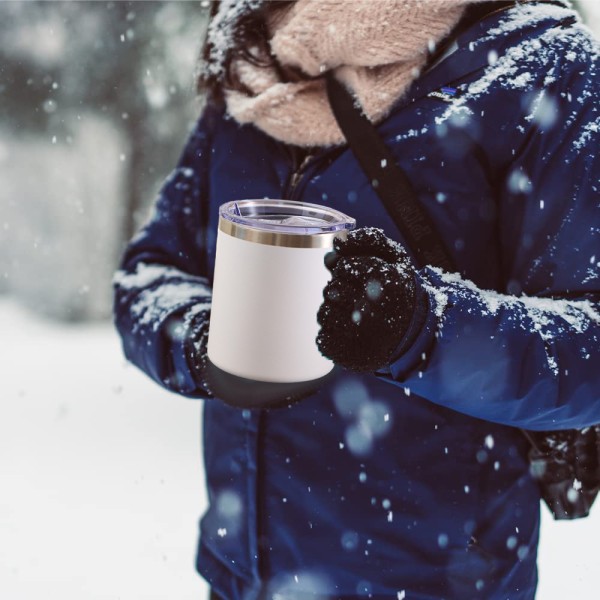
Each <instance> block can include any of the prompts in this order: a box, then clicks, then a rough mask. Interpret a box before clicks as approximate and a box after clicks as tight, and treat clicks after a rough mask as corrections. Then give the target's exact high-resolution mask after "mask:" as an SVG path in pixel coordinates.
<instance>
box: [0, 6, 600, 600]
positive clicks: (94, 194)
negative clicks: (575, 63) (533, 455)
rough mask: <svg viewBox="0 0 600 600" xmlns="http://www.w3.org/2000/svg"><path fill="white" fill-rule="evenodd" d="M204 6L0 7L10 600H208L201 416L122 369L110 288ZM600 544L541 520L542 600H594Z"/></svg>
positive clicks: (187, 119)
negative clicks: (201, 551) (199, 537)
mask: <svg viewBox="0 0 600 600" xmlns="http://www.w3.org/2000/svg"><path fill="white" fill-rule="evenodd" d="M207 5H208V2H200V1H180V2H158V1H157V2H140V1H135V2H120V1H117V2H105V1H96V2H74V1H64V2H53V1H45V2H37V1H0V374H1V378H0V381H1V383H0V391H1V393H2V403H1V404H0V598H2V599H5V598H6V599H10V600H31V599H32V598H45V599H48V600H55V599H56V600H95V599H103V600H117V599H121V600H142V599H153V598H157V599H158V598H162V599H164V598H169V599H171V598H173V599H175V598H177V599H178V600H192V599H201V598H204V597H205V595H206V586H205V584H204V583H203V582H202V581H200V580H199V578H198V577H197V576H196V575H195V572H194V567H193V561H194V553H195V544H196V530H197V522H198V518H199V517H200V515H201V513H202V511H203V509H204V506H205V503H206V498H205V495H204V489H203V472H202V463H201V450H200V448H201V440H200V433H201V431H200V405H199V404H198V403H195V402H192V401H189V400H183V399H180V398H178V397H176V396H174V395H170V394H168V393H167V392H163V391H161V390H160V389H158V387H157V386H156V385H154V384H153V383H151V382H150V381H149V380H147V379H146V378H145V377H144V376H143V375H141V374H140V373H139V372H137V371H136V370H135V369H134V368H133V367H130V366H127V364H126V363H125V361H124V359H123V358H122V355H121V351H120V347H119V342H118V340H117V338H116V335H115V334H114V332H113V330H112V328H111V325H110V279H111V277H112V273H113V271H114V268H115V265H116V262H117V260H118V257H119V255H120V253H121V251H122V249H123V245H124V243H125V242H126V240H127V239H128V238H129V237H130V236H131V234H132V233H133V232H134V231H135V230H136V229H137V228H138V227H139V225H140V224H141V223H142V222H143V221H144V220H145V218H146V217H147V214H148V211H149V208H150V206H151V204H152V201H153V199H154V196H155V194H156V191H157V189H158V186H159V185H160V182H161V181H162V180H163V178H164V177H165V176H166V175H167V174H168V172H169V171H170V169H171V168H172V166H173V164H174V162H175V161H176V159H177V156H178V153H179V152H180V150H181V147H182V144H183V141H184V139H185V136H186V132H187V131H188V130H189V128H190V127H191V125H192V123H193V121H194V120H195V117H196V116H197V114H198V111H199V109H200V108H199V107H200V104H199V101H198V100H197V99H196V98H195V94H194V85H193V79H194V70H195V63H196V59H197V56H198V52H199V48H200V44H201V39H202V33H203V30H204V28H205V25H206V14H207ZM578 5H579V7H580V8H581V10H582V13H583V15H584V17H585V19H586V20H587V21H588V23H589V25H590V26H591V27H592V28H594V29H595V30H596V31H598V32H600V0H583V1H581V2H579V3H578ZM597 540H600V505H599V506H597V507H595V511H594V514H593V516H592V517H591V518H590V519H587V520H583V521H581V522H575V523H554V522H552V521H551V520H550V518H549V516H548V514H547V512H545V511H544V523H543V530H542V545H541V552H540V577H541V585H540V591H539V594H538V599H539V600H558V599H563V598H564V599H571V598H578V599H580V600H595V599H597V598H598V597H600V573H599V571H598V569H597V559H596V558H595V557H596V555H597V552H598V550H597Z"/></svg>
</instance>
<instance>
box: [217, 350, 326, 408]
mask: <svg viewBox="0 0 600 600" xmlns="http://www.w3.org/2000/svg"><path fill="white" fill-rule="evenodd" d="M336 372H337V369H336V368H334V369H333V370H332V371H331V372H329V373H328V374H327V375H325V376H323V377H319V378H318V379H312V380H310V381H299V382H292V383H272V382H269V381H256V380H254V379H246V378H245V377H238V376H237V375H232V374H231V373H228V372H227V371H223V369H220V368H219V367H217V366H216V365H214V364H213V363H212V362H211V361H210V359H208V360H207V365H206V379H207V382H208V385H209V387H210V390H211V392H212V393H213V394H214V396H216V397H217V398H219V399H220V400H222V401H223V402H225V403H226V404H229V405H230V406H233V407H235V408H242V409H249V408H282V407H284V406H288V405H290V404H294V403H295V402H298V401H299V400H302V399H303V398H306V397H307V396H310V395H311V394H314V393H315V392H317V391H318V390H319V389H320V388H321V387H323V385H324V384H325V383H326V382H328V381H329V380H330V379H331V377H333V376H334V373H336Z"/></svg>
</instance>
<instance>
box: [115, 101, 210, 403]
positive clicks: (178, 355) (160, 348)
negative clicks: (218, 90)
mask: <svg viewBox="0 0 600 600" xmlns="http://www.w3.org/2000/svg"><path fill="white" fill-rule="evenodd" d="M213 118H214V117H213V115H212V114H211V112H210V109H209V110H207V111H205V113H204V115H203V116H202V118H201V119H200V120H199V122H198V124H197V126H196V128H195V129H194V131H193V132H192V134H191V136H190V138H189V140H188V142H187V144H186V146H185V149H184V151H183V153H182V156H181V158H180V160H179V163H178V164H177V167H176V168H175V169H174V171H173V172H172V173H171V174H170V176H169V177H168V178H167V180H166V181H165V183H164V184H163V186H162V189H161V191H160V193H159V195H158V198H157V201H156V204H155V207H154V212H153V215H152V217H151V219H150V221H149V222H148V223H147V225H146V226H145V227H143V228H142V230H141V231H140V232H139V233H138V234H137V235H136V236H135V237H134V238H133V239H132V241H131V242H130V243H129V245H128V247H127V249H126V251H125V254H124V256H123V259H122V262H121V265H120V268H119V270H118V271H117V273H116V275H115V277H114V319H115V325H116V327H117V330H118V332H119V334H120V335H121V339H122V343H123V349H124V352H125V356H126V357H127V359H128V360H129V361H131V362H132V363H133V364H135V365H136V366H137V367H139V368H140V369H141V370H142V371H144V372H145V373H146V374H147V375H149V376H150V377H151V378H152V379H154V380H155V381H156V382H158V383H159V384H160V385H162V386H164V387H165V388H167V389H169V390H170V391H173V392H177V393H180V394H183V395H186V396H190V397H206V396H207V394H206V392H205V391H203V389H202V387H201V386H199V385H198V384H197V382H196V379H195V377H194V371H193V365H190V364H188V360H187V357H186V355H187V352H186V347H187V346H188V343H189V334H190V328H191V325H192V323H193V325H194V328H195V329H196V330H197V329H201V328H202V327H204V328H205V329H207V327H208V319H209V315H210V302H211V288H210V286H209V281H208V278H207V273H206V265H205V259H204V257H205V243H204V237H205V236H204V233H203V232H204V228H205V226H206V223H205V220H206V219H205V217H204V213H205V212H206V202H207V186H208V177H207V175H208V161H209V155H210V136H209V132H210V124H211V121H212V119H213Z"/></svg>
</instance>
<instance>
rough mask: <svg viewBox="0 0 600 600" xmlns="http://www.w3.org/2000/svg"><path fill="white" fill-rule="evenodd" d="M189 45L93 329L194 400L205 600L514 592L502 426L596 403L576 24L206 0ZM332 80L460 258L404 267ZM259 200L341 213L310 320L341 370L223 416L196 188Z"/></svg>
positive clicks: (525, 570) (510, 488) (477, 7)
mask: <svg viewBox="0 0 600 600" xmlns="http://www.w3.org/2000/svg"><path fill="white" fill-rule="evenodd" d="M205 57H206V66H205V70H204V72H203V75H202V81H201V83H202V85H203V89H204V90H208V100H207V103H206V106H205V108H204V109H203V112H202V115H201V117H200V119H199V121H198V123H197V125H196V127H195V129H194V131H193V132H192V134H191V136H190V138H189V141H188V142H187V145H186V146H185V149H184V151H183V154H182V156H181V160H180V162H179V164H178V165H177V167H176V168H175V170H174V171H173V173H172V174H171V175H170V177H169V178H168V179H167V181H166V183H165V184H164V187H163V188H162V190H161V192H160V195H159V197H158V200H157V202H156V207H155V211H154V214H153V216H152V218H151V219H150V221H149V222H148V223H147V225H146V226H145V227H143V229H142V230H141V231H140V233H139V234H138V235H136V237H135V238H134V239H133V240H132V241H131V243H130V245H129V247H128V248H127V251H126V253H125V256H124V258H123V261H122V264H121V267H120V270H119V271H118V273H117V275H116V277H115V321H116V325H117V327H118V330H119V332H120V334H121V336H122V340H123V347H124V351H125V354H126V356H127V358H128V359H129V360H130V361H131V362H133V363H134V364H136V365H137V366H138V367H139V368H141V369H142V370H143V371H144V372H146V373H147V374H148V375H149V376H150V377H152V378H153V379H154V380H155V381H156V382H157V383H159V384H160V385H162V386H164V387H166V388H167V389H169V390H171V391H173V392H175V393H177V394H180V395H182V396H186V397H190V398H202V399H205V400H206V401H205V402H204V403H203V406H204V417H203V418H204V421H203V423H204V440H203V441H204V460H205V465H206V476H207V485H208V497H209V507H208V509H207V511H206V513H205V514H204V517H203V518H202V521H201V534H200V542H199V549H198V558H197V568H198V570H199V572H200V573H201V574H202V576H204V577H205V578H206V579H207V581H208V582H209V583H210V586H211V590H212V593H213V596H214V597H216V598H221V599H224V600H242V599H243V600H253V599H261V600H264V599H267V598H268V599H273V600H275V599H279V598H286V599H287V598H290V599H296V598H330V599H351V598H352V599H355V598H356V599H357V598H374V599H376V600H380V599H381V600H383V599H399V600H400V599H404V598H406V599H407V600H409V599H410V600H441V599H444V600H464V599H467V598H468V599H474V598H477V599H484V600H507V599H510V600H525V599H527V600H530V599H532V598H534V595H535V590H536V584H537V569H536V555H537V545H538V537H539V526H540V509H539V506H540V491H539V488H538V486H537V483H536V481H535V480H534V479H533V478H532V476H531V474H530V469H529V463H528V450H529V444H528V442H527V440H526V439H525V437H524V436H523V434H522V432H521V431H520V429H528V430H533V431H536V430H560V429H566V428H582V427H586V426H589V425H592V424H594V423H598V422H600V362H599V356H600V353H599V342H598V337H599V334H600V315H599V311H598V299H599V298H600V296H599V292H600V270H599V267H598V261H599V259H600V245H599V243H598V242H599V233H600V222H599V219H598V210H599V204H600V153H599V152H598V147H599V146H598V142H599V140H600V109H599V108H598V101H597V98H598V96H599V95H600V73H599V68H600V67H599V61H598V43H597V42H596V41H595V40H594V39H593V37H592V35H591V33H590V32H589V30H588V29H587V28H586V27H585V26H584V25H582V23H581V22H580V20H579V18H578V16H577V14H576V13H575V12H574V11H573V10H571V9H570V8H569V6H568V3H565V2H559V1H557V2H541V1H532V2H491V3H489V2H486V3H481V2H474V1H470V0H451V1H449V0H445V1H442V0H423V1H418V2H416V1H415V2H412V1H409V0H406V1H395V0H380V1H378V2H365V1H364V0H351V1H350V2H340V1H338V0H318V1H313V0H297V1H296V2H273V3H270V2H263V1H261V0H238V1H235V0H225V1H223V2H221V3H213V17H212V21H211V24H210V27H209V30H208V37H207V42H206V46H205ZM329 72H333V74H334V75H335V77H336V78H337V79H338V80H339V81H341V82H342V83H343V84H344V85H345V86H346V87H347V88H348V89H349V90H350V91H351V93H352V94H353V95H354V96H355V98H356V101H357V102H358V103H359V104H360V106H361V108H362V109H363V111H364V112H365V114H366V115H367V116H368V117H369V118H370V119H371V121H372V122H373V123H375V124H376V126H377V129H378V132H379V134H380V135H381V136H382V138H383V139H384V141H385V143H386V145H387V146H388V148H389V149H390V150H391V152H392V153H393V155H394V156H395V158H396V159H397V161H398V164H399V165H401V167H402V168H403V169H404V170H405V171H406V173H407V175H408V177H409V179H410V181H411V183H412V185H413V187H414V189H415V191H416V193H417V195H418V198H419V202H420V203H421V204H422V206H423V207H424V209H425V210H426V211H427V213H428V214H429V216H430V217H431V219H432V221H433V223H434V224H435V226H436V228H437V230H438V232H439V235H440V237H441V239H442V240H443V242H444V244H445V246H446V247H447V248H448V250H449V252H450V253H451V255H452V258H453V260H454V262H455V264H456V265H457V272H452V273H450V272H445V271H443V270H441V269H438V268H435V267H434V266H425V267H423V268H418V269H417V268H416V267H414V266H411V265H412V264H413V263H412V262H410V261H409V260H407V258H406V257H407V256H409V257H410V256H412V255H413V252H414V249H411V248H410V247H408V245H407V244H406V241H405V240H404V238H403V235H402V233H401V232H400V231H399V230H398V229H397V228H396V226H395V225H394V221H393V220H392V219H391V217H390V215H389V214H387V212H386V210H385V208H384V207H383V205H382V203H381V201H380V199H379V197H378V196H377V194H376V192H375V190H374V189H373V187H372V186H371V184H370V182H369V180H368V178H367V176H366V175H365V174H364V173H363V171H362V169H361V168H360V166H359V164H358V163H357V161H356V159H355V157H354V155H353V154H352V151H351V150H350V149H349V148H348V146H347V145H346V144H345V141H344V139H343V136H342V134H341V132H340V131H339V129H338V128H337V125H336V123H335V120H334V118H333V116H332V114H331V110H330V108H329V105H328V103H327V100H326V94H325V84H324V76H325V75H326V74H327V73H329ZM264 197H268V198H288V199H292V200H301V201H305V202H312V203H316V204H323V205H326V206H330V207H333V208H335V209H338V210H340V211H342V212H344V213H346V214H349V215H351V216H353V217H354V218H356V220H357V223H358V226H359V227H358V229H356V230H355V231H354V232H353V233H351V234H350V236H349V237H348V240H347V241H346V242H339V243H338V244H337V246H336V256H335V259H336V260H335V261H333V262H332V264H330V265H329V268H330V269H331V272H332V276H331V280H330V282H329V283H328V285H327V288H326V290H325V291H324V299H323V305H322V306H321V309H320V310H319V314H318V319H319V323H320V327H321V329H320V333H319V336H318V340H317V343H318V346H319V348H320V350H321V351H322V353H323V354H324V355H325V356H327V357H328V358H331V359H332V360H333V361H334V362H335V363H336V364H337V365H339V371H338V374H337V375H336V377H335V378H333V379H332V380H331V381H329V383H327V384H326V385H325V386H324V387H323V388H321V389H319V390H318V391H317V392H315V393H314V394H312V395H310V396H308V397H306V398H304V399H302V400H300V401H298V402H296V403H294V404H290V405H288V406H285V407H282V408H276V409H266V408H265V409H262V408H257V409H253V410H241V409H238V408H236V407H235V406H230V404H227V403H225V402H223V401H222V400H220V399H219V398H214V397H213V395H212V393H211V390H210V382H209V381H207V379H206V377H205V376H204V374H205V368H204V367H205V365H206V339H207V335H208V330H209V326H210V303H211V282H212V274H213V268H214V253H215V237H216V232H217V220H218V208H219V206H220V205H221V204H223V203H224V202H227V201H230V200H237V199H244V198H264ZM373 280H375V281H376V282H378V285H379V293H377V294H369V293H368V289H372V286H369V285H368V284H369V282H372V281H373ZM357 307H362V313H361V314H362V318H360V319H356V318H353V313H354V312H355V310H356V309H357Z"/></svg>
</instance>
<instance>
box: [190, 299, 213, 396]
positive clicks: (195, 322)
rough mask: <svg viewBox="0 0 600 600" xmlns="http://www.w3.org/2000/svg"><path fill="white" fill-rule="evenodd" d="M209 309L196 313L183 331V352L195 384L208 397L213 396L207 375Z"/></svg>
mask: <svg viewBox="0 0 600 600" xmlns="http://www.w3.org/2000/svg"><path fill="white" fill-rule="evenodd" d="M209 321H210V311H209V310H205V311H202V312H199V313H197V314H196V315H194V316H193V317H192V319H190V321H189V323H188V325H187V328H186V332H185V354H186V357H187V362H188V364H189V366H190V369H191V371H192V375H193V377H194V380H195V381H196V385H197V386H198V387H199V388H200V389H201V390H202V391H203V392H204V393H205V394H206V395H207V396H209V397H212V396H213V393H212V391H211V388H210V384H209V381H208V377H207V365H208V355H207V353H206V347H207V342H208V326H209Z"/></svg>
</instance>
